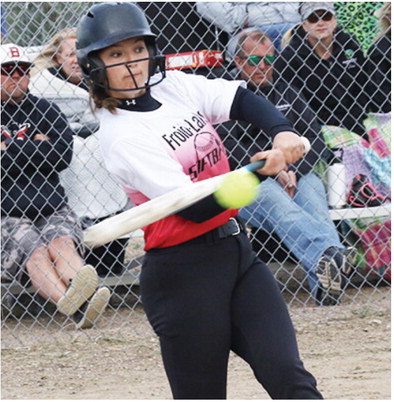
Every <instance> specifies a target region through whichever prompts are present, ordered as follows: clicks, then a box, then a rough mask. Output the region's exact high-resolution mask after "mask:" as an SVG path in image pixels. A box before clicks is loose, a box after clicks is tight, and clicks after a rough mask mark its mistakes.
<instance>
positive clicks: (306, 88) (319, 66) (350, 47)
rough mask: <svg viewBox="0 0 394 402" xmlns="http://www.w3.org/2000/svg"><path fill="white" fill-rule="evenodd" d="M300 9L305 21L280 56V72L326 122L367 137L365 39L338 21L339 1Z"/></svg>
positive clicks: (276, 74) (277, 63)
mask: <svg viewBox="0 0 394 402" xmlns="http://www.w3.org/2000/svg"><path fill="white" fill-rule="evenodd" d="M300 14H301V19H302V23H301V24H300V25H297V26H296V27H294V28H293V29H292V30H291V36H290V40H289V43H288V45H287V46H286V47H285V48H284V49H283V51H282V52H281V53H280V55H279V57H278V58H277V59H276V61H275V65H274V71H275V72H274V78H275V79H276V78H277V77H278V78H281V79H283V80H285V81H286V82H287V83H289V84H290V85H293V86H294V87H296V88H297V89H298V90H299V91H301V93H302V94H303V95H304V97H305V99H307V100H308V103H309V105H310V107H311V108H312V110H313V111H314V112H315V113H316V116H317V118H318V121H319V123H320V124H321V125H323V124H326V125H333V126H341V127H344V128H346V129H348V130H351V131H354V132H356V133H357V134H359V135H361V136H364V137H366V133H365V129H364V126H363V124H362V123H363V119H364V118H365V117H366V111H367V110H366V108H367V103H368V102H367V96H366V93H365V86H366V83H367V81H368V79H367V77H366V75H365V72H364V68H363V67H364V63H365V58H364V55H363V52H362V50H361V48H360V45H359V44H358V43H357V41H355V40H354V39H353V38H352V36H350V34H347V33H345V32H343V31H342V30H341V28H340V27H338V26H337V19H336V15H335V9H334V6H333V3H313V2H306V3H302V4H301V6H300Z"/></svg>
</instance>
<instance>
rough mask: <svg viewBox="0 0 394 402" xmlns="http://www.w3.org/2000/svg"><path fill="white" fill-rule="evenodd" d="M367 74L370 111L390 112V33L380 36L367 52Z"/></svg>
mask: <svg viewBox="0 0 394 402" xmlns="http://www.w3.org/2000/svg"><path fill="white" fill-rule="evenodd" d="M367 60H368V64H367V72H368V76H369V78H370V80H371V83H370V86H369V93H370V98H371V103H370V110H371V111H372V112H377V113H388V112H391V31H390V32H389V33H387V34H386V35H384V36H382V37H381V38H380V39H379V40H378V41H377V42H375V43H374V44H373V45H372V46H371V47H370V48H369V50H368V55H367Z"/></svg>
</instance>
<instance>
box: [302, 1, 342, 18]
mask: <svg viewBox="0 0 394 402" xmlns="http://www.w3.org/2000/svg"><path fill="white" fill-rule="evenodd" d="M318 10H324V11H328V12H330V13H331V14H333V15H335V14H336V12H335V8H334V3H330V2H326V3H323V2H320V3H319V2H303V3H301V5H300V8H299V12H300V14H301V19H302V21H304V20H306V19H307V18H308V17H309V16H310V15H311V14H312V13H314V12H315V11H318Z"/></svg>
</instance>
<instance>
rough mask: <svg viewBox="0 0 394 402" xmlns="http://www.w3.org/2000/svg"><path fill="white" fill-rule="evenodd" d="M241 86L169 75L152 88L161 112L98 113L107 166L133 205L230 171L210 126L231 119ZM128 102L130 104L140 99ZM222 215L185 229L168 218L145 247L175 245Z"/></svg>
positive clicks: (216, 222) (153, 229)
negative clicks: (234, 102) (170, 223)
mask: <svg viewBox="0 0 394 402" xmlns="http://www.w3.org/2000/svg"><path fill="white" fill-rule="evenodd" d="M153 79H155V77H153ZM241 83H243V82H241V81H226V80H223V79H216V80H208V79H207V78H205V77H203V76H197V75H190V74H185V73H182V72H179V71H169V72H167V77H166V79H165V80H164V81H163V82H161V83H160V84H158V85H156V86H153V87H152V88H151V95H152V97H153V98H154V99H155V100H156V101H158V102H160V104H161V106H160V107H159V108H157V109H155V110H150V111H134V110H133V111H131V110H124V109H117V111H116V114H111V113H110V112H109V111H107V110H105V109H102V110H100V112H99V113H98V116H99V118H100V130H99V138H100V144H101V149H102V152H103V157H104V162H105V165H106V167H107V169H108V170H109V171H110V172H111V174H112V175H113V176H114V177H115V178H116V180H117V181H118V182H119V183H120V184H121V185H122V187H123V188H124V190H125V191H126V193H127V194H128V196H129V197H130V199H131V201H132V202H133V203H134V204H136V205H138V204H141V203H143V202H145V201H147V200H149V199H152V198H155V197H158V196H160V195H162V194H165V193H167V192H168V191H171V190H173V189H175V188H178V187H181V186H184V185H185V184H188V183H190V182H191V181H199V180H204V179H206V178H209V177H213V176H216V175H218V174H222V173H225V172H227V171H229V165H228V159H227V155H226V151H225V149H224V146H223V144H222V142H221V140H220V137H219V135H218V134H217V132H216V130H215V129H214V128H213V125H214V124H218V123H222V122H225V121H227V120H229V116H230V109H231V105H232V103H233V100H234V96H235V93H236V91H237V89H238V87H239V86H240V85H241ZM243 85H245V84H244V83H243ZM127 102H129V103H130V105H133V104H136V103H138V102H139V99H138V98H137V99H134V100H133V99H130V100H128V101H127ZM226 212H228V211H226ZM224 214H225V216H223V217H221V215H222V214H221V215H219V217H221V218H220V219H216V218H217V217H215V218H213V219H211V220H209V221H207V223H206V224H205V223H203V224H194V223H192V222H187V224H186V222H185V220H182V218H180V217H174V218H171V217H170V218H171V219H173V220H174V219H175V220H174V221H173V225H169V224H168V223H169V222H168V221H167V222H166V226H165V227H166V228H167V229H164V225H161V224H160V223H158V224H153V225H150V226H149V227H148V229H147V231H146V236H145V241H146V244H147V245H146V248H151V247H166V246H169V245H174V244H178V243H180V242H183V241H186V240H188V239H190V238H193V237H196V236H198V235H200V234H202V233H205V232H207V231H208V230H211V229H213V228H214V227H217V226H219V225H221V224H223V223H225V222H226V221H227V220H228V218H229V216H232V215H234V213H232V214H231V213H230V212H228V213H227V214H226V213H224ZM229 214H230V215H229ZM166 219H167V220H168V219H169V218H166ZM171 219H170V221H171ZM181 221H184V222H183V224H182V222H181ZM211 221H212V222H211ZM160 222H162V221H160ZM204 224H205V225H204ZM189 229H190V231H189ZM174 233H175V234H174ZM176 233H178V234H176Z"/></svg>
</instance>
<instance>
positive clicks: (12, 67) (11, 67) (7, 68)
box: [1, 64, 30, 76]
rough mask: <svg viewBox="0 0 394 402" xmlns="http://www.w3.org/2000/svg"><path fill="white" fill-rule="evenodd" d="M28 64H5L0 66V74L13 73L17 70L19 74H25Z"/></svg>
mask: <svg viewBox="0 0 394 402" xmlns="http://www.w3.org/2000/svg"><path fill="white" fill-rule="evenodd" d="M29 70H30V66H28V65H26V64H5V65H2V66H1V74H2V75H10V76H11V75H13V74H14V73H15V72H17V73H18V74H19V75H25V74H27V73H28V72H29Z"/></svg>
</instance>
